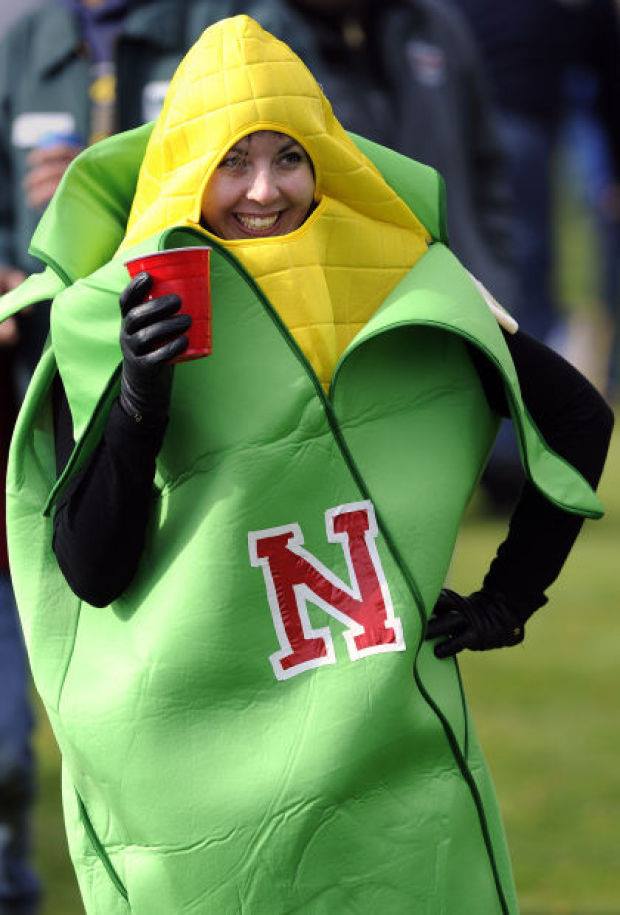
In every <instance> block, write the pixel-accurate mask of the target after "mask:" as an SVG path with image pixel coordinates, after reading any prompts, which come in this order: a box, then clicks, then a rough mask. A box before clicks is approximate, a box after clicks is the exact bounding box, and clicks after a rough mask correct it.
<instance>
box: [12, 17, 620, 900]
mask: <svg viewBox="0 0 620 915" xmlns="http://www.w3.org/2000/svg"><path fill="white" fill-rule="evenodd" d="M29 8H30V9H29ZM241 12H244V13H248V14H249V15H251V16H253V17H254V18H256V19H257V20H258V21H259V22H260V23H261V24H262V25H263V26H265V27H266V28H267V29H268V30H269V31H271V32H272V33H274V34H276V35H279V36H281V37H282V38H284V39H285V40H286V41H287V43H288V44H290V45H291V47H292V48H293V49H294V50H295V51H297V53H298V54H299V55H300V56H301V57H302V58H303V59H304V61H305V62H306V63H307V64H308V66H309V67H310V69H311V70H312V71H313V73H314V74H315V75H316V76H317V78H318V79H319V81H320V82H321V83H322V85H323V88H324V90H325V92H326V94H327V96H328V97H329V98H330V99H331V101H332V103H333V105H334V108H335V110H336V114H337V115H338V117H339V118H340V120H341V121H342V122H343V124H344V126H345V127H347V128H348V129H349V130H352V131H354V132H356V133H360V134H363V135H364V136H366V137H369V138H370V139H373V140H375V141H377V142H379V143H382V144H384V145H387V146H390V147H392V148H394V149H396V150H398V151H399V152H401V153H403V154H404V155H407V156H410V157H412V158H414V159H418V160H420V161H422V162H424V163H426V164H428V165H431V166H433V167H434V168H436V169H438V170H439V172H440V173H441V174H442V175H443V178H444V179H445V182H446V187H447V212H446V219H447V225H448V231H449V236H450V239H451V245H452V247H453V248H454V250H455V252H456V253H457V254H458V256H459V257H460V259H461V260H462V261H463V262H464V264H465V265H466V266H467V267H468V268H469V270H471V272H472V273H473V274H474V275H475V276H476V277H478V278H479V279H480V280H481V281H482V282H483V283H484V284H485V286H487V287H488V288H489V289H490V290H491V291H492V293H493V294H494V295H495V297H496V298H497V299H498V300H499V301H500V302H501V303H502V304H503V305H505V306H506V307H507V308H508V309H509V310H511V311H512V312H513V314H514V315H515V316H516V317H517V319H518V321H519V322H520V325H521V327H522V328H523V329H524V330H526V331H528V332H529V333H531V334H533V335H534V336H537V337H539V338H540V339H542V340H544V341H546V342H548V343H550V345H552V346H554V347H555V348H557V349H559V350H560V351H562V352H565V353H570V352H572V351H573V350H574V347H573V350H571V342H570V333H571V329H570V325H569V322H568V321H567V320H566V317H565V311H564V309H563V307H562V304H563V303H562V302H561V301H559V295H558V292H557V284H556V276H557V270H556V251H557V245H556V240H555V233H556V226H557V215H556V214H557V201H558V194H559V195H560V196H561V195H563V194H568V195H570V196H571V199H572V200H573V201H576V202H577V203H578V205H579V207H580V208H581V211H583V212H585V213H587V215H588V220H589V222H588V225H591V226H592V227H593V231H594V232H595V233H596V246H597V250H598V251H599V259H598V262H597V263H598V264H599V267H600V270H599V275H598V277H597V285H596V289H595V290H593V297H595V298H596V299H597V302H596V303H595V304H596V305H597V307H598V313H599V315H602V316H603V317H604V320H605V326H606V327H607V328H608V332H607V335H606V337H605V340H604V342H603V345H602V350H601V351H600V352H599V351H597V352H594V353H592V352H589V353H588V357H587V360H586V364H582V365H580V366H579V367H580V368H582V370H585V371H586V372H588V369H589V368H591V366H592V365H594V366H595V368H594V369H592V371H594V372H595V373H596V376H595V379H594V380H595V381H597V383H598V384H599V385H600V386H601V387H602V388H603V389H604V392H605V393H606V394H607V395H609V396H613V394H614V392H615V391H614V389H615V386H616V385H617V383H618V367H619V362H620V344H619V335H618V312H619V309H620V257H619V255H620V67H618V59H619V53H620V25H619V15H620V14H619V10H618V6H617V5H616V2H615V0H501V2H499V3H498V2H497V0H382V2H381V3H376V2H373V0H245V2H243V0H241V2H239V0H47V2H44V3H42V4H41V3H37V4H35V3H34V2H22V4H21V6H20V10H19V13H13V14H9V13H7V11H5V12H4V13H1V14H0V16H1V17H4V19H5V20H6V19H7V17H8V16H9V15H12V17H13V19H14V21H13V22H11V23H10V24H9V23H8V22H7V21H2V19H1V18H0V30H1V31H2V32H3V35H2V39H1V43H0V105H1V115H0V293H4V292H8V291H9V290H11V289H12V288H14V287H15V286H17V285H18V284H19V283H20V282H21V281H22V280H23V279H24V277H25V276H26V275H27V274H29V273H32V272H34V271H39V270H41V269H42V266H43V265H42V264H41V263H40V262H39V261H38V260H37V258H36V252H33V253H29V252H28V245H29V241H30V238H31V236H32V233H33V230H34V228H35V226H36V224H37V221H38V220H39V218H40V216H41V213H42V212H43V210H44V209H45V207H46V205H47V204H48V203H49V201H50V199H51V197H52V196H53V194H54V191H55V190H56V188H57V186H58V184H59V182H60V180H61V179H62V175H63V174H64V172H65V170H66V168H67V166H68V165H69V164H70V162H71V161H72V160H73V159H74V158H75V156H76V155H78V154H79V152H80V150H81V149H83V148H84V147H85V146H87V145H90V144H92V143H94V142H96V141H97V140H99V139H102V138H104V137H106V136H109V135H111V134H112V133H114V132H117V131H122V130H127V129H130V128H133V127H137V126H139V125H140V124H142V123H144V122H146V121H149V120H152V119H153V118H154V117H156V115H157V113H158V111H159V108H160V106H161V103H162V100H163V97H164V94H165V91H166V87H167V85H168V82H169V80H170V78H171V76H172V74H173V72H174V70H175V68H176V65H177V63H178V61H179V60H180V59H181V57H182V56H183V53H184V52H185V50H186V49H187V48H188V47H189V46H190V45H191V44H192V43H193V42H194V40H195V39H196V38H197V36H198V35H199V34H200V32H201V31H202V30H203V29H204V28H205V27H206V26H208V25H210V24H211V23H212V22H215V21H216V20H218V19H221V18H223V17H226V16H230V15H234V14H236V13H241ZM559 157H562V161H564V162H565V163H566V167H565V168H564V169H563V171H562V174H563V175H564V179H563V182H562V183H561V184H560V185H559V188H558V181H557V175H558V167H557V163H558V160H559ZM48 320H49V313H48V311H47V310H46V309H45V308H44V307H40V308H38V309H36V310H35V311H33V312H31V313H28V314H25V315H24V316H21V317H19V318H9V319H8V320H7V321H5V322H4V323H2V324H0V376H1V382H2V386H1V389H0V390H1V397H0V461H1V462H2V467H0V472H3V471H4V468H5V465H6V457H7V452H8V443H9V440H10V436H11V431H12V427H13V423H14V421H15V415H16V409H17V405H18V403H19V400H20V398H21V397H22V396H23V392H24V390H25V387H26V385H27V383H28V379H29V377H30V375H31V373H32V371H33V368H34V365H35V364H36V361H37V358H38V355H39V353H40V350H41V347H42V346H43V345H44V341H45V338H46V335H47V332H48ZM599 320H600V318H599ZM518 473H519V472H518V470H517V467H516V454H515V451H514V445H513V444H512V442H511V441H510V440H509V439H507V438H506V439H503V438H501V439H500V444H499V446H498V450H497V452H496V454H495V456H494V459H493V461H492V463H491V466H490V470H489V473H488V476H487V480H486V485H487V491H488V496H489V499H490V504H495V505H497V506H498V507H500V508H501V507H502V506H504V505H507V504H508V502H509V501H510V500H511V499H513V498H514V496H515V487H517V486H518V485H519V481H520V477H519V476H518ZM0 508H1V509H2V510H0V525H1V526H2V527H3V525H4V516H3V506H0ZM0 541H1V542H0V677H1V680H0V683H1V689H0V915H6V913H35V912H37V911H38V908H39V904H40V896H41V890H40V886H39V882H38V880H37V877H36V875H35V873H34V871H33V868H32V865H31V861H30V840H29V826H28V821H29V814H30V808H31V803H32V798H33V793H34V779H33V764H32V754H31V749H30V734H31V726H32V722H31V712H30V708H29V702H28V677H27V671H26V662H25V657H24V650H23V644H22V639H21V634H20V630H19V624H18V622H17V615H16V611H15V606H14V601H13V597H12V590H11V584H10V577H9V570H8V560H7V556H6V549H5V548H4V545H3V541H4V537H3V531H2V530H0Z"/></svg>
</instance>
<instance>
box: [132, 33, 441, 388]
mask: <svg viewBox="0 0 620 915" xmlns="http://www.w3.org/2000/svg"><path fill="white" fill-rule="evenodd" d="M257 130H275V131H278V132H281V133H286V134H288V135H289V136H292V137H294V139H296V140H297V141H298V142H299V143H300V144H301V145H302V146H303V147H304V149H305V150H306V151H307V153H308V154H309V156H310V158H311V159H312V162H313V165H314V169H315V174H316V190H315V198H316V200H317V201H318V205H317V207H316V209H315V210H314V211H313V213H312V214H311V216H310V217H309V218H308V219H307V220H306V222H305V223H304V224H303V225H302V226H301V227H300V228H299V229H298V230H297V231H295V232H292V233H290V234H289V235H285V236H277V237H268V238H254V239H243V240H236V241H223V240H222V239H219V241H220V243H221V244H223V245H225V246H226V247H227V248H229V249H230V250H232V251H234V253H235V255H236V256H237V257H238V259H239V260H240V261H241V263H242V264H243V265H244V266H245V267H246V269H247V270H248V271H249V272H250V273H251V274H252V276H254V278H255V279H256V281H257V282H258V284H259V285H260V286H261V288H262V289H263V291H264V292H265V294H266V295H267V297H268V299H269V300H270V301H271V302H272V304H273V305H274V307H275V308H276V309H277V311H278V312H279V314H280V316H281V317H282V319H283V321H284V323H285V324H286V325H287V326H288V328H289V329H290V330H291V332H292V334H293V336H294V337H295V339H296V340H297V342H298V344H299V345H300V347H301V349H302V350H303V352H304V353H305V355H306V357H307V358H308V360H309V361H310V364H311V365H312V367H313V368H314V370H315V372H316V373H317V375H318V377H319V379H320V381H321V383H322V384H323V385H324V387H327V385H328V384H329V381H330V378H331V375H332V372H333V369H334V366H335V364H336V361H337V359H338V357H339V356H340V354H341V353H342V351H343V350H344V349H345V347H346V346H347V344H348V343H349V342H350V341H351V340H352V338H353V337H354V336H355V334H356V333H357V332H358V330H359V329H360V328H361V327H363V326H364V324H366V322H367V321H368V319H369V318H370V317H371V315H372V314H373V313H374V312H375V311H376V309H377V307H378V306H379V305H380V304H381V302H382V301H383V299H384V298H385V297H386V295H387V294H388V292H389V291H390V290H391V289H392V288H393V287H394V286H395V285H396V283H398V281H399V280H400V279H401V278H402V277H403V276H404V275H405V273H407V272H408V270H409V269H410V268H411V267H412V266H413V264H414V263H415V262H416V261H417V260H418V259H419V258H420V257H421V256H422V254H424V252H425V251H426V249H427V247H428V243H429V241H430V236H429V234H428V232H427V231H426V229H425V228H424V226H423V225H422V224H421V223H420V221H419V220H418V219H417V217H416V216H415V214H414V213H412V212H411V210H410V209H409V208H408V207H407V205H406V204H405V203H404V202H403V201H402V200H401V199H400V198H399V197H398V196H397V195H396V194H395V193H394V191H392V189H391V188H390V187H389V186H388V184H387V183H386V182H385V181H384V179H383V177H382V176H381V174H380V173H379V172H378V171H377V169H376V168H375V166H374V165H373V164H372V163H371V162H370V161H369V160H368V159H367V158H366V157H365V156H364V155H363V154H362V153H361V152H360V151H359V150H358V149H357V147H356V146H355V144H354V143H353V142H352V141H351V140H350V139H349V137H348V136H347V134H346V132H345V131H344V129H343V128H342V126H341V125H340V123H339V122H338V121H337V119H336V118H335V116H334V114H333V111H332V109H331V105H330V104H329V102H328V100H327V99H326V98H325V96H324V94H323V92H322V91H321V88H320V87H319V85H318V83H317V82H316V80H315V79H314V77H313V76H312V74H311V73H310V71H309V70H308V69H307V67H306V66H305V65H304V64H303V63H302V61H301V60H300V59H299V58H298V57H297V56H296V55H295V54H294V53H293V52H292V51H291V50H290V48H288V47H287V45H285V44H284V43H283V42H281V41H279V40H278V39H276V38H274V37H273V36H272V35H270V34H269V33H268V32H266V31H264V29H262V28H261V26H259V25H258V23H256V22H255V21H254V20H252V19H250V18H249V17H248V16H236V17H234V18H232V19H226V20H222V21H221V22H218V23H216V24H215V25H213V26H211V27H210V28H208V29H207V30H206V31H205V32H204V33H203V34H202V36H201V37H200V39H199V40H198V41H197V43H196V44H195V45H194V46H193V47H192V48H191V50H190V51H189V52H188V54H187V55H186V57H185V58H184V60H183V61H182V62H181V64H180V66H179V68H178V70H177V72H176V74H175V76H174V78H173V80H172V83H171V85H170V87H169V90H168V94H167V96H166V101H165V103H164V106H163V109H162V112H161V114H160V116H159V118H158V120H157V122H156V125H155V128H154V130H153V134H152V136H151V139H150V141H149V144H148V147H147V150H146V154H145V157H144V161H143V164H142V168H141V170H140V175H139V179H138V185H137V189H136V194H135V198H134V202H133V207H132V210H131V214H130V218H129V223H128V227H127V235H126V238H125V240H124V242H123V245H122V248H126V247H129V246H131V245H134V244H137V243H138V242H140V241H143V240H144V239H146V238H148V237H149V236H151V235H153V234H155V233H157V232H160V231H161V230H162V229H165V228H166V227H169V226H173V225H185V226H192V227H200V210H201V201H202V196H203V191H204V188H205V187H206V186H207V184H208V181H209V178H210V177H211V175H212V173H213V171H214V170H215V169H216V168H217V166H218V164H219V163H220V161H221V159H222V157H223V156H224V155H225V153H226V152H227V151H228V150H229V149H230V147H231V146H233V145H234V144H235V143H236V142H237V141H238V140H239V139H241V137H244V136H246V135H247V134H249V133H252V132H254V131H257ZM205 234H207V235H208V234H209V233H208V232H206V230H205Z"/></svg>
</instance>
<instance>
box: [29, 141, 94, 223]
mask: <svg viewBox="0 0 620 915" xmlns="http://www.w3.org/2000/svg"><path fill="white" fill-rule="evenodd" d="M81 151H82V147H81V146H79V145H78V144H77V143H69V142H61V141H59V142H57V143H51V144H50V145H44V146H40V147H38V148H37V149H33V150H32V152H31V153H29V155H28V159H27V162H28V172H27V174H26V177H25V178H24V185H23V187H24V191H25V193H26V200H27V201H28V205H29V206H31V207H32V208H33V209H41V208H42V207H44V206H46V205H47V204H48V203H49V202H50V200H51V199H52V197H53V196H54V193H55V191H56V188H57V187H58V185H59V184H60V180H61V178H62V176H63V175H64V173H65V172H66V170H67V168H68V167H69V165H70V164H71V163H72V162H73V160H74V159H75V157H76V156H77V155H78V154H79V153H80V152H81Z"/></svg>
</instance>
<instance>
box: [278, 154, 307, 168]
mask: <svg viewBox="0 0 620 915" xmlns="http://www.w3.org/2000/svg"><path fill="white" fill-rule="evenodd" d="M280 162H281V163H282V165H288V166H291V167H294V166H296V165H300V164H301V163H302V162H303V156H302V154H301V153H300V152H297V151H296V150H292V151H291V152H287V153H284V155H283V156H282V157H281V158H280Z"/></svg>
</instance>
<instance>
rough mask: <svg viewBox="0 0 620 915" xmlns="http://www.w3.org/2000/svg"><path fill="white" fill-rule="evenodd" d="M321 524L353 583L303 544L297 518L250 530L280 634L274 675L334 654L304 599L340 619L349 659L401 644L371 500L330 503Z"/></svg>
mask: <svg viewBox="0 0 620 915" xmlns="http://www.w3.org/2000/svg"><path fill="white" fill-rule="evenodd" d="M325 528H326V531H327V540H328V541H329V542H330V543H340V545H341V546H342V550H343V552H344V556H345V560H346V563H347V567H348V571H349V579H350V584H346V583H345V582H343V581H342V580H341V579H340V578H338V577H337V576H336V575H334V574H333V572H331V571H330V570H329V569H328V568H326V566H324V565H323V564H322V563H321V562H320V561H319V560H318V559H317V558H316V557H315V556H313V555H312V554H311V553H309V552H308V551H307V550H305V549H304V548H303V542H304V538H303V533H302V531H301V528H300V526H299V525H298V524H289V525H284V526H282V527H274V528H269V529H268V530H263V531H251V532H250V533H249V534H248V545H249V551H250V562H251V563H252V565H253V566H256V567H261V568H262V570H263V576H264V579H265V585H266V588H267V595H268V599H269V606H270V608H271V614H272V617H273V622H274V626H275V630H276V633H277V636H278V640H279V642H280V650H279V651H276V652H275V654H273V655H272V656H271V658H270V660H271V664H272V666H273V669H274V672H275V675H276V677H277V678H278V680H287V679H289V678H290V677H294V676H296V675H297V674H299V673H301V672H302V671H304V670H309V669H311V668H313V667H321V666H323V665H325V664H334V663H335V661H336V655H335V651H334V644H333V639H332V635H331V632H330V629H329V627H328V626H326V627H324V628H321V629H313V628H312V626H311V624H310V619H309V616H308V609H307V604H308V603H311V604H314V605H315V606H317V607H320V608H321V609H322V610H324V611H325V612H326V613H328V614H329V615H330V616H332V617H334V619H337V620H339V621H340V622H341V623H343V624H344V626H345V627H346V629H345V631H344V633H343V635H344V639H345V642H346V646H347V650H348V653H349V657H350V658H351V659H352V660H354V661H356V660H358V659H359V658H363V657H365V656H366V655H370V654H377V653H379V652H386V651H404V650H405V642H404V639H403V632H402V625H401V621H400V619H399V618H398V617H395V616H394V608H393V606H392V599H391V596H390V592H389V588H388V585H387V581H386V578H385V574H384V572H383V568H382V566H381V560H380V558H379V554H378V552H377V546H376V543H375V540H376V537H377V521H376V518H375V512H374V508H373V506H372V503H371V502H368V501H365V502H352V503H349V504H347V505H341V506H339V507H338V508H331V509H329V510H328V511H326V512H325Z"/></svg>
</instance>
